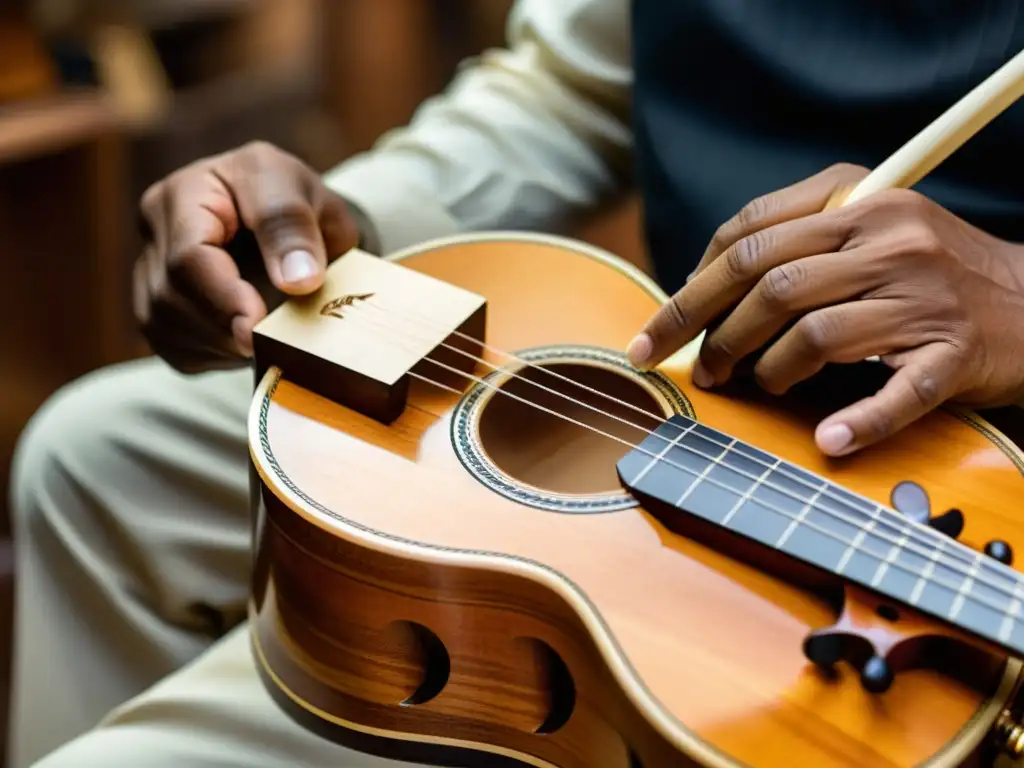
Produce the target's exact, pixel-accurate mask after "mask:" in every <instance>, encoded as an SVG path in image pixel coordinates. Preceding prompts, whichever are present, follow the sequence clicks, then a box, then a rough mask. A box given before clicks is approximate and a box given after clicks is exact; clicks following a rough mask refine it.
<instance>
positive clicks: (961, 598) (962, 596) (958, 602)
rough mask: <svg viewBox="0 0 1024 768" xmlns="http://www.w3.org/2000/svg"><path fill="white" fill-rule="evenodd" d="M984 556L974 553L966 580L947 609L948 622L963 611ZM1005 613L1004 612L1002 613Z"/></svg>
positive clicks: (954, 619)
mask: <svg viewBox="0 0 1024 768" xmlns="http://www.w3.org/2000/svg"><path fill="white" fill-rule="evenodd" d="M983 557H984V555H983V554H982V553H981V552H975V553H974V562H972V563H971V567H970V568H969V569H968V571H967V579H966V580H964V583H963V584H961V585H960V588H959V589H958V590H957V591H956V597H955V598H953V605H952V606H950V609H949V614H948V617H949V620H950V621H956V617H957V616H959V615H960V611H962V610H963V607H964V603H965V602H967V598H968V597H969V596H970V594H971V587H973V586H974V579H975V578H976V577H977V575H978V568H979V567H980V566H981V563H982V560H981V558H983ZM1004 613H1005V611H1004Z"/></svg>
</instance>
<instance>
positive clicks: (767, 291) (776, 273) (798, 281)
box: [758, 262, 806, 309]
mask: <svg viewBox="0 0 1024 768" xmlns="http://www.w3.org/2000/svg"><path fill="white" fill-rule="evenodd" d="M805 279H806V276H805V274H804V268H803V267H802V266H800V264H799V262H791V263H789V264H782V265H780V266H778V267H775V268H774V269H771V270H769V271H768V272H767V274H765V276H764V278H763V279H762V280H761V282H760V283H759V284H758V290H759V292H760V297H761V300H762V301H763V302H764V303H765V304H766V305H767V306H769V307H771V308H777V309H788V308H789V307H790V305H791V304H792V302H793V299H794V297H795V295H796V293H797V291H798V290H799V289H800V286H801V285H802V284H803V283H804V281H805Z"/></svg>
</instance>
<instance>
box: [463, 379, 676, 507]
mask: <svg viewBox="0 0 1024 768" xmlns="http://www.w3.org/2000/svg"><path fill="white" fill-rule="evenodd" d="M499 386H500V389H501V391H503V392H505V393H508V395H511V396H503V395H501V394H496V395H495V396H494V397H492V398H490V399H489V400H488V402H487V405H486V407H485V408H484V409H483V413H482V414H481V416H480V424H479V430H480V433H479V434H480V443H481V446H482V448H483V450H484V452H485V453H486V454H487V456H488V457H489V458H490V460H491V461H492V462H493V463H494V464H495V465H496V466H497V467H498V468H499V469H500V470H501V471H502V472H503V473H504V474H505V475H507V476H508V477H510V478H513V479H514V480H516V481H518V482H520V483H524V484H526V485H528V486H533V487H534V488H540V489H543V490H545V491H548V492H552V493H556V494H606V493H617V492H620V491H621V490H622V488H621V485H620V483H619V479H618V476H617V474H616V471H615V464H616V462H617V461H618V460H619V459H620V458H621V457H622V455H623V454H624V453H625V452H626V451H628V450H629V448H630V446H632V445H634V444H636V443H639V442H641V441H642V440H643V439H644V437H646V435H647V432H648V431H649V430H653V429H655V428H656V427H657V425H658V424H659V423H660V421H661V419H663V418H664V417H665V409H664V406H663V405H662V404H661V403H659V402H658V401H657V400H656V399H655V397H654V396H653V395H652V394H651V393H650V392H649V391H648V390H647V389H646V388H645V387H643V386H642V385H641V384H640V383H638V382H637V381H636V380H635V379H633V378H630V377H627V376H626V375H624V374H623V373H620V372H619V371H618V370H614V369H610V368H605V367H599V366H594V365H587V364H580V363H552V364H545V365H540V366H536V367H531V368H524V369H521V370H519V371H517V375H516V376H514V377H510V378H508V379H507V380H505V381H504V382H502V383H501V384H500V385H499ZM524 401H526V402H524Z"/></svg>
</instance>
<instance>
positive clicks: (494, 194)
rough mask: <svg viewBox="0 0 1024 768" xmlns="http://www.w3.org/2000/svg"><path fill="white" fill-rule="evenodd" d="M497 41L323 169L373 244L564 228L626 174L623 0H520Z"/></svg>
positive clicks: (385, 249)
mask: <svg viewBox="0 0 1024 768" xmlns="http://www.w3.org/2000/svg"><path fill="white" fill-rule="evenodd" d="M507 41H508V43H507V48H505V49H502V50H495V51H488V52H486V53H484V54H482V55H481V56H479V57H477V58H475V59H473V60H472V61H468V62H465V64H464V65H463V67H462V68H461V69H460V72H459V74H458V75H457V76H456V77H455V78H454V80H453V81H452V83H451V84H450V85H449V87H448V88H447V89H446V91H445V92H444V93H443V94H440V95H438V96H436V97H434V98H432V99H430V100H428V101H426V102H425V103H424V104H423V105H421V106H420V108H419V109H418V110H417V112H416V113H415V115H414V116H413V119H412V120H411V122H410V124H409V125H407V126H404V127H402V128H399V129H395V130H393V131H391V132H389V133H387V134H385V135H384V136H382V137H381V138H380V140H378V142H377V143H376V144H375V146H374V147H373V148H372V149H371V150H370V151H368V152H366V153H363V154H361V155H357V156H355V157H353V158H350V159H348V160H346V161H345V162H343V163H341V164H340V165H338V166H337V167H336V168H334V169H332V170H331V171H329V172H328V173H327V174H325V183H326V184H327V185H328V186H329V187H331V188H332V189H334V190H335V191H337V192H338V193H339V194H340V195H341V196H342V197H344V198H345V199H346V200H348V201H349V202H350V203H351V204H352V205H354V206H355V207H356V208H357V209H358V211H359V212H360V213H361V214H362V215H363V217H364V218H365V219H366V220H367V221H368V223H369V224H370V225H371V228H372V230H374V231H372V232H367V233H364V236H365V237H366V242H365V246H366V247H367V248H368V249H369V250H371V251H374V252H376V253H380V254H384V253H389V252H392V251H395V250H397V249H400V248H403V247H405V246H408V245H412V244H415V243H417V242H421V241H423V240H426V239H428V238H433V237H440V236H445V235H450V234H453V233H455V232H458V231H464V230H479V229H505V228H507V229H534V230H540V229H543V230H549V231H552V230H559V229H564V227H565V226H566V225H567V224H568V223H569V222H570V221H571V219H572V218H573V217H574V216H576V215H578V214H580V213H581V212H584V211H586V210H587V209H589V208H592V207H593V206H595V205H597V204H599V203H600V202H602V201H604V200H605V199H607V198H608V197H610V196H612V195H614V194H615V193H617V192H619V191H621V190H622V189H623V188H624V186H625V185H626V184H627V183H628V180H629V177H630V154H631V144H632V136H631V132H630V127H629V102H630V89H631V85H632V72H631V68H630V50H629V44H630V39H629V0H517V2H516V4H515V5H514V6H513V8H512V12H511V14H510V16H509V20H508V26H507Z"/></svg>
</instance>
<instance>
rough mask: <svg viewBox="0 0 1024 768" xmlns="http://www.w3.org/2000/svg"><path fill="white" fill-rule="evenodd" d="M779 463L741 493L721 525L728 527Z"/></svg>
mask: <svg viewBox="0 0 1024 768" xmlns="http://www.w3.org/2000/svg"><path fill="white" fill-rule="evenodd" d="M780 461H781V459H776V460H775V463H774V464H772V465H771V466H770V467H768V468H767V469H766V470H765V471H764V472H762V473H761V476H760V477H758V478H757V480H756V481H755V482H754V484H753V485H752V486H750V487H749V488H748V489H747V490H746V491H745V492H744V493H743V495H742V496H740V497H739V498H738V499H736V503H735V504H733V505H732V507H731V508H730V509H729V511H728V512H727V513H726V514H725V517H724V518H722V525H724V526H726V527H728V525H729V521H730V520H732V519H733V517H734V516H735V515H736V513H737V512H738V511H739V508H740V507H742V506H743V505H744V504H746V503H747V502H748V501H750V500H751V499H752V498H753V496H754V494H755V493H757V489H758V488H760V487H761V485H762V484H763V483H764V481H765V478H767V477H768V475H770V474H771V473H772V471H773V470H774V469H775V468H776V467H777V466H779V462H780ZM676 506H677V507H678V506H679V505H678V504H676Z"/></svg>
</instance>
